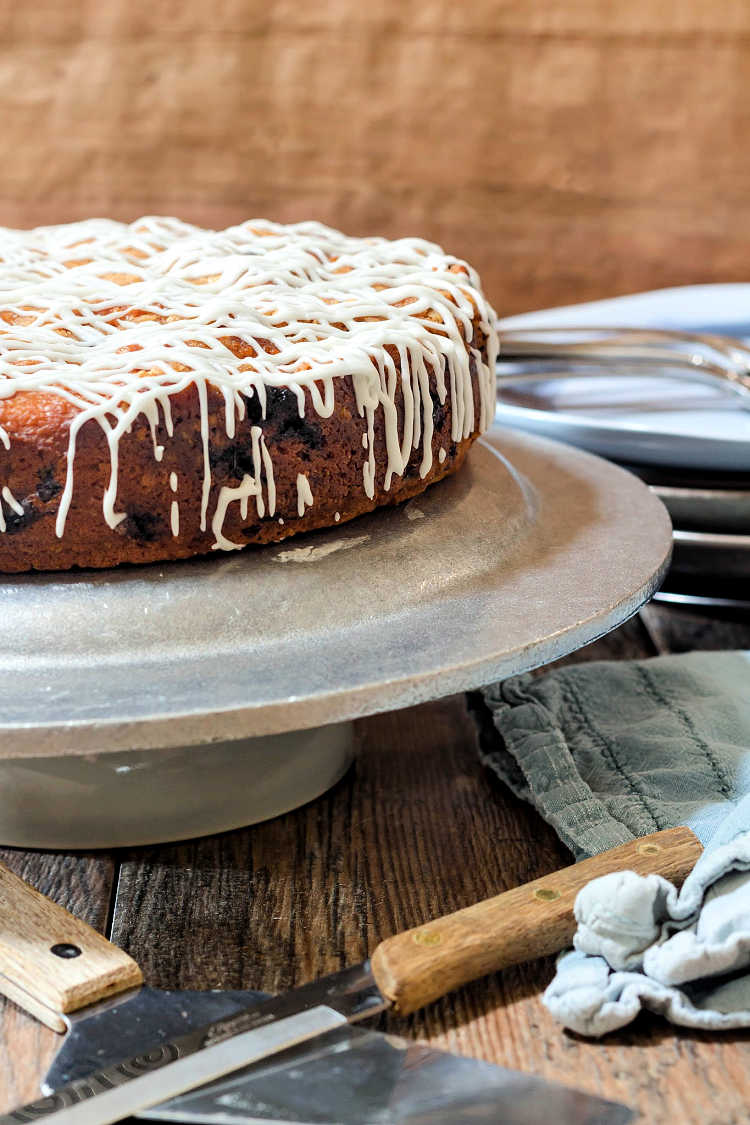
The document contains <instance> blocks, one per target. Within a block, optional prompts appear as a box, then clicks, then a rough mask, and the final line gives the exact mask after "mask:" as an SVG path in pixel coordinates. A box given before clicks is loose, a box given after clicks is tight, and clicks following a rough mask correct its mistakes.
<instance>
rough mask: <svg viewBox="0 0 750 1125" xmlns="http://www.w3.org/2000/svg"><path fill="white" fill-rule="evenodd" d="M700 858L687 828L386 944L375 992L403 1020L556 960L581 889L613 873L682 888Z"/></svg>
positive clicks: (377, 964)
mask: <svg viewBox="0 0 750 1125" xmlns="http://www.w3.org/2000/svg"><path fill="white" fill-rule="evenodd" d="M700 854H701V845H700V843H699V842H698V840H697V839H696V837H695V836H694V835H693V833H692V832H691V831H690V829H688V828H669V829H667V830H666V831H664V832H657V833H655V834H654V835H652V836H645V837H643V838H642V839H639V840H632V841H630V842H629V843H627V844H622V845H621V846H620V847H618V848H612V849H610V850H609V851H607V852H602V853H601V854H600V855H597V856H593V857H592V858H591V859H586V860H583V861H582V862H581V863H577V864H574V865H573V866H571V867H565V868H563V869H562V870H561V871H556V872H555V873H554V874H552V875H545V876H543V877H542V878H541V879H536V880H535V881H534V882H533V883H525V884H524V885H523V886H521V887H514V888H513V889H512V890H510V891H505V892H504V894H501V895H497V897H495V898H490V899H486V900H485V901H484V902H480V903H477V904H476V905H475V906H469V907H467V908H466V909H465V910H459V911H457V912H456V913H455V914H448V915H446V916H445V917H444V918H439V919H436V920H435V921H434V922H428V923H426V924H425V925H424V926H419V927H417V928H416V929H413V930H407V931H405V932H404V933H402V934H397V935H395V936H394V937H391V938H386V940H385V941H383V942H381V944H380V945H379V946H378V947H377V949H376V950H375V952H374V954H373V956H372V969H373V973H374V975H375V979H376V981H377V984H378V987H379V988H380V990H381V992H383V994H384V995H385V996H387V997H388V999H389V1000H391V1001H392V1002H393V1004H394V1005H395V1006H396V1008H397V1009H398V1010H399V1012H402V1013H403V1014H408V1013H409V1012H413V1011H416V1009H417V1008H421V1007H423V1006H424V1005H425V1004H429V1003H430V1002H431V1001H433V1000H437V999H438V998H439V997H440V996H444V995H445V994H446V993H448V992H451V991H452V990H453V989H455V988H459V987H460V986H461V985H462V984H466V983H468V982H469V981H473V980H477V979H478V978H479V977H482V976H485V975H486V974H488V973H493V972H497V971H498V970H499V969H505V968H508V966H510V965H517V964H520V963H521V962H523V961H529V960H531V959H532V958H534V957H544V956H546V955H548V954H550V953H557V952H559V951H560V950H561V949H564V948H565V947H566V946H567V945H570V943H571V941H572V938H573V934H574V933H575V919H574V917H573V905H574V903H575V898H576V895H577V894H578V892H579V891H580V890H581V888H582V887H584V886H585V884H586V883H588V882H589V881H590V880H591V879H596V878H597V877H598V876H599V875H605V874H607V873H608V872H611V871H626V870H630V871H637V872H638V873H639V874H641V875H649V874H652V873H657V874H659V875H663V876H664V877H665V878H666V879H669V880H671V882H673V883H681V882H682V880H683V879H684V878H685V877H686V876H687V874H688V873H689V872H690V870H691V869H692V867H693V866H694V864H695V862H696V860H697V859H698V857H699V856H700Z"/></svg>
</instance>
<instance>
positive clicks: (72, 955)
mask: <svg viewBox="0 0 750 1125" xmlns="http://www.w3.org/2000/svg"><path fill="white" fill-rule="evenodd" d="M142 982H143V976H142V974H141V970H140V969H139V968H138V966H137V965H136V963H135V961H133V959H132V958H131V957H128V955H127V953H123V951H122V950H121V949H118V948H117V946H116V945H112V944H111V942H108V941H107V939H106V938H104V937H102V935H101V934H98V933H97V932H96V930H93V929H92V928H91V926H88V925H86V923H85V922H82V921H81V920H80V919H79V918H75V917H74V916H73V915H72V914H69V913H68V911H67V910H64V909H63V907H62V906H57V905H56V904H55V903H53V902H50V900H49V899H47V898H45V897H44V895H41V894H39V892H38V891H35V890H34V889H33V887H30V886H29V885H28V883H24V881H23V879H19V878H18V876H17V875H14V874H13V872H12V871H9V870H8V868H7V867H5V866H4V865H3V864H1V863H0V993H2V994H3V995H5V996H7V997H8V998H9V999H11V1000H13V1001H14V1002H15V1003H16V1004H18V1005H19V1007H21V1008H25V1009H26V1011H27V1012H30V1013H31V1015H32V1016H35V1017H36V1019H38V1020H41V1021H42V1023H45V1024H47V1026H48V1027H51V1028H52V1029H53V1031H65V1022H64V1020H63V1019H62V1018H61V1013H64V1012H75V1011H76V1010H77V1009H78V1008H83V1007H85V1006H86V1005H87V1004H91V1003H93V1002H94V1001H95V1000H102V999H104V997H105V996H113V995H114V994H115V993H117V992H123V991H124V990H125V989H127V988H133V987H135V986H136V985H139V984H141V983H142Z"/></svg>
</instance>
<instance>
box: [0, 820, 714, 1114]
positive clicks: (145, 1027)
mask: <svg viewBox="0 0 750 1125" xmlns="http://www.w3.org/2000/svg"><path fill="white" fill-rule="evenodd" d="M700 852H701V847H700V844H699V843H698V841H697V839H696V838H695V837H694V836H693V834H692V833H691V832H690V831H689V830H688V829H686V828H674V829H670V830H668V831H666V832H661V833H657V834H656V835H654V836H649V837H644V838H643V839H641V840H636V841H632V842H630V843H628V844H624V845H622V846H621V847H619V848H614V849H612V850H611V851H609V852H605V853H603V854H602V855H599V856H595V857H594V858H592V859H589V860H585V861H584V862H582V863H579V864H577V865H575V866H572V867H568V868H565V869H564V870H562V871H559V872H556V873H555V874H553V875H548V876H544V877H543V878H541V879H537V880H535V881H534V882H533V883H527V884H526V885H524V886H522V887H516V888H514V889H513V890H510V891H506V892H505V893H504V894H501V895H498V896H497V897H495V898H492V899H488V900H486V901H485V902H481V903H478V904H476V905H475V906H471V907H468V908H466V909H465V910H460V911H458V912H457V913H455V914H451V915H447V916H446V917H444V918H439V919H437V920H435V921H433V922H429V923H427V924H426V925H424V926H419V927H417V928H416V929H414V930H409V931H406V932H405V933H402V934H398V935H396V936H395V937H392V938H388V939H386V940H385V941H384V942H382V943H381V944H380V945H379V946H378V947H377V949H376V950H375V953H374V955H373V957H372V960H371V961H367V962H365V963H364V964H361V965H357V966H354V967H353V968H349V969H344V970H342V971H341V972H339V973H334V974H332V975H331V976H328V977H324V978H323V979H321V980H319V981H316V982H314V983H312V984H308V985H304V986H303V987H301V988H297V989H294V990H293V991H291V992H288V993H286V994H285V995H283V996H280V997H275V998H270V999H268V998H266V999H262V1000H260V1001H259V1002H255V1003H254V1002H253V1001H255V1000H256V997H255V995H254V994H251V996H250V997H248V996H247V995H244V996H243V995H242V994H238V993H234V994H231V996H227V994H224V993H165V992H160V991H159V990H156V989H149V988H145V987H143V986H142V984H141V981H142V976H141V972H140V970H139V968H138V966H137V965H136V964H135V962H134V961H133V960H132V959H131V958H130V957H128V956H127V955H126V954H125V953H123V951H122V950H120V949H117V948H116V947H115V946H113V945H111V944H110V943H109V942H108V941H106V939H105V938H103V937H102V936H101V935H100V934H97V933H96V932H95V931H94V930H92V929H91V928H90V927H88V926H87V925H85V923H83V922H80V921H79V920H77V919H75V918H73V917H72V916H71V915H70V914H68V912H67V911H65V910H63V909H62V908H60V907H57V906H54V905H53V904H52V903H50V902H48V900H47V899H45V898H44V897H43V896H42V895H40V894H38V893H37V892H36V891H34V890H32V889H31V888H30V887H28V886H27V885H26V884H25V883H24V882H22V881H21V880H20V879H18V878H17V877H16V876H15V875H13V874H12V873H11V872H10V871H8V870H7V869H5V868H2V867H0V974H1V975H0V992H4V993H5V994H6V995H8V996H9V997H10V998H11V999H13V1000H15V1001H16V1002H17V1003H19V1004H20V1005H21V1006H22V1007H24V1008H26V1009H27V1010H28V1011H30V1012H31V1013H32V1014H33V1015H35V1016H36V1017H37V1018H39V1019H42V1020H43V1021H44V1022H45V1023H47V1024H48V1025H49V1026H51V1027H54V1028H55V1029H56V1030H60V1029H62V1028H65V1027H68V1028H69V1029H70V1030H69V1033H68V1036H67V1039H66V1041H65V1043H64V1044H63V1047H62V1049H61V1051H60V1053H59V1055H58V1058H57V1059H56V1060H55V1063H54V1065H53V1067H52V1069H51V1071H50V1073H49V1075H48V1078H47V1082H46V1089H47V1090H52V1091H54V1092H53V1093H51V1094H50V1095H49V1096H47V1097H46V1098H44V1099H40V1100H39V1101H37V1102H34V1103H33V1104H31V1105H29V1106H25V1107H23V1108H21V1109H18V1110H15V1111H14V1112H13V1113H11V1114H10V1115H8V1116H6V1117H2V1118H0V1125H3V1123H5V1122H11V1121H14V1122H28V1121H32V1120H36V1119H37V1118H40V1117H47V1116H55V1117H56V1123H55V1125H107V1123H108V1122H112V1121H117V1120H120V1119H121V1118H123V1117H126V1116H128V1115H129V1114H133V1113H137V1112H139V1111H142V1110H146V1109H148V1108H150V1107H153V1106H156V1105H158V1104H160V1103H163V1102H166V1101H167V1100H168V1099H172V1098H175V1097H177V1096H178V1095H182V1094H185V1093H186V1092H187V1091H190V1090H195V1089H197V1088H198V1087H201V1086H204V1085H205V1084H206V1083H209V1082H213V1081H215V1080H216V1079H220V1078H223V1077H224V1076H226V1075H228V1074H232V1073H234V1072H236V1071H238V1070H239V1069H240V1068H242V1067H246V1066H248V1065H249V1064H251V1063H256V1062H258V1061H259V1060H262V1059H268V1058H269V1056H272V1055H276V1054H277V1053H279V1052H281V1051H285V1050H287V1049H289V1048H292V1047H296V1046H298V1045H299V1044H302V1043H306V1044H309V1043H310V1041H313V1040H318V1042H317V1043H316V1044H314V1047H315V1048H319V1047H320V1045H321V1043H322V1040H321V1039H320V1037H321V1036H325V1035H326V1034H328V1033H331V1032H335V1031H338V1032H339V1033H342V1030H341V1029H342V1028H344V1027H345V1025H347V1024H350V1023H356V1022H357V1021H359V1020H361V1019H364V1018H366V1017H367V1016H370V1015H375V1014H377V1013H379V1012H382V1011H383V1010H384V1009H386V1008H388V1007H394V1008H395V1009H396V1010H397V1011H398V1012H400V1013H403V1014H408V1013H409V1012H412V1011H414V1010H415V1009H417V1008H419V1007H422V1006H423V1005H425V1004H428V1003H430V1002H431V1001H432V1000H436V999H438V998H439V997H440V996H443V995H445V994H446V993H447V992H450V991H452V990H453V989H455V988H458V987H459V986H460V985H462V984H465V983H467V982H468V981H471V980H475V979H477V978H478V977H481V976H484V975H485V974H487V973H490V972H493V971H496V970H498V969H502V968H506V967H507V966H509V965H514V964H518V963H520V962H522V961H526V960H530V959H531V958H534V957H540V956H544V955H546V954H549V953H554V952H556V951H558V950H560V949H562V948H564V947H565V946H566V945H568V944H569V943H570V940H571V938H572V935H573V932H574V929H575V922H574V918H573V903H574V900H575V896H576V894H577V893H578V891H579V890H580V889H581V888H582V887H583V886H584V885H585V884H586V883H587V882H589V880H590V879H592V878H595V877H596V876H598V875H602V874H605V873H606V872H609V871H615V870H624V869H628V868H629V869H631V870H635V871H638V872H640V873H641V874H648V873H651V872H658V873H659V874H661V875H664V876H665V877H666V878H668V879H671V880H672V881H673V882H680V881H681V880H682V879H683V878H684V877H685V876H686V874H687V873H688V871H689V870H690V869H691V868H692V866H693V865H694V863H695V861H696V859H697V858H698V856H699V855H700ZM118 994H119V995H118ZM227 1002H230V1003H231V1004H239V1010H235V1011H234V1012H227V1011H226V1009H225V1008H223V1007H221V1006H222V1005H224V1004H225V1003H227ZM211 1004H213V1005H218V1006H220V1007H219V1008H215V1009H214V1011H212V1012H211V1011H207V1008H206V1005H211ZM217 1013H218V1014H217ZM328 1042H329V1043H330V1040H329V1041H328ZM352 1042H356V1046H357V1049H358V1050H359V1049H360V1041H357V1040H352ZM371 1042H375V1043H379V1042H380V1041H379V1039H376V1040H372V1041H371ZM362 1045H363V1046H364V1044H362ZM307 1049H308V1050H309V1049H310V1047H309V1046H308V1048H307ZM362 1057H363V1056H362V1055H361V1054H360V1058H362ZM288 1076H289V1073H287V1077H288ZM557 1104H558V1103H557V1101H553V1103H552V1105H554V1106H556V1105H557ZM600 1104H601V1103H600ZM579 1118H580V1120H586V1118H585V1117H582V1116H580V1115H579ZM453 1119H454V1120H460V1119H459V1118H456V1117H455V1116H454V1118H453ZM558 1119H561V1118H558ZM248 1120H250V1118H248ZM276 1120H283V1118H279V1117H278V1115H277V1117H276ZM287 1120H292V1121H294V1120H295V1118H294V1117H288V1118H287ZM296 1120H298V1121H299V1120H304V1118H303V1119H300V1118H299V1117H297V1118H296ZM309 1120H311V1121H315V1120H316V1118H315V1117H310V1118H309ZM317 1120H321V1118H317ZM360 1120H366V1117H365V1118H362V1117H360ZM480 1120H481V1118H480ZM508 1120H513V1118H508ZM517 1120H518V1121H523V1120H524V1119H523V1118H518V1119H517ZM589 1120H604V1119H603V1118H589ZM620 1120H622V1118H620Z"/></svg>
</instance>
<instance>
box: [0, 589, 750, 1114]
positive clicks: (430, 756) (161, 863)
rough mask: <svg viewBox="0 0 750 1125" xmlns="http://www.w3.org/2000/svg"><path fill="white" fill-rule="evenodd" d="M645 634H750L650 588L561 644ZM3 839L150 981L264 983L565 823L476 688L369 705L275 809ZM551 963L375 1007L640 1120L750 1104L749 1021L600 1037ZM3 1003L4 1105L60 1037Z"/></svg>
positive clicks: (537, 853) (699, 638)
mask: <svg viewBox="0 0 750 1125" xmlns="http://www.w3.org/2000/svg"><path fill="white" fill-rule="evenodd" d="M651 637H656V638H657V640H658V649H659V650H662V651H666V648H665V645H667V643H668V644H669V646H670V647H671V648H672V649H674V650H676V649H679V648H680V637H687V638H689V644H690V647H705V648H712V647H728V646H730V645H731V646H743V647H746V648H750V624H742V623H740V622H734V623H732V622H729V623H727V622H721V621H712V620H711V619H710V618H707V617H697V616H691V615H690V614H689V613H685V612H684V611H677V610H674V609H667V608H660V607H658V606H656V605H654V604H652V605H651V606H649V607H648V608H647V609H646V610H645V611H643V613H642V614H641V615H640V616H639V617H638V618H635V619H634V620H632V621H630V622H628V623H627V624H626V625H624V626H623V627H622V628H620V629H619V630H617V631H616V632H615V633H614V634H612V635H611V636H610V637H608V638H604V639H603V640H600V641H597V642H596V643H595V644H593V645H590V646H589V647H588V648H587V649H584V650H582V651H581V652H580V653H578V654H576V655H575V656H574V657H569V658H568V661H570V660H586V659H601V658H606V657H611V658H627V657H634V656H648V655H654V654H655V652H656V651H657V645H656V644H654V642H653V641H652V640H651ZM0 854H1V855H2V858H3V859H4V860H5V861H6V862H8V863H9V864H10V866H12V867H13V868H14V870H16V871H17V872H18V873H19V874H23V875H24V877H26V878H28V879H30V881H32V882H33V883H35V884H36V885H37V886H38V887H39V888H40V889H42V890H44V891H45V892H47V893H50V894H51V895H52V896H53V897H54V898H55V899H56V900H57V901H59V902H62V903H63V904H65V905H67V906H68V907H69V908H70V909H71V910H72V911H73V912H74V913H77V914H79V915H80V916H81V917H84V918H86V920H87V921H89V922H90V923H92V924H93V925H95V926H97V927H98V928H100V929H105V928H107V929H109V932H110V933H111V936H112V938H113V940H114V941H116V942H117V943H118V944H120V945H122V947H123V948H124V949H126V950H127V952H128V953H130V954H131V956H133V957H134V958H135V959H136V960H137V961H138V962H139V963H140V965H141V966H142V968H143V970H144V974H145V976H146V979H147V980H148V981H149V982H150V983H152V984H156V985H161V986H164V987H199V988H217V987H225V988H240V987H252V988H262V989H266V990H268V991H278V990H281V989H284V988H288V987H289V986H290V985H292V984H295V983H301V982H303V981H305V980H310V979H311V978H313V977H315V976H318V975H320V974H322V973H325V972H327V971H330V970H333V969H336V968H338V967H340V966H343V965H345V964H347V963H349V962H352V961H356V960H358V959H361V958H363V957H364V956H366V955H367V954H368V953H370V952H372V950H373V949H374V948H375V946H376V944H377V943H378V941H380V940H381V939H382V938H384V937H386V936H389V935H390V934H393V933H395V932H397V931H399V930H402V929H405V928H408V927H410V926H416V925H421V924H423V923H425V922H427V921H428V920H429V919H430V918H434V917H435V916H437V915H438V914H440V913H444V912H446V911H449V910H457V909H459V908H461V907H464V906H468V905H470V904H471V903H473V902H475V901H477V900H478V899H480V898H486V897H488V896H490V895H493V894H497V893H499V892H501V891H503V890H507V889H509V888H511V887H514V886H517V885H518V884H520V883H523V882H528V881H529V880H531V879H534V878H538V877H540V876H542V875H544V874H547V873H549V872H552V871H554V870H556V869H557V868H559V867H561V866H563V865H564V864H565V863H567V862H569V860H570V856H569V855H568V853H567V852H566V851H565V849H564V848H563V847H562V845H561V844H560V843H559V841H558V840H557V838H556V837H555V835H554V833H553V832H552V830H551V829H550V828H549V827H548V826H547V825H546V824H545V823H544V822H543V821H541V820H540V819H539V817H538V816H537V815H536V814H535V813H534V812H533V811H532V810H531V809H530V808H528V807H527V806H525V805H523V804H522V803H521V802H519V801H517V800H516V799H515V798H513V797H512V796H511V795H510V794H509V793H508V792H507V791H506V790H505V789H504V788H503V787H502V786H501V785H500V784H499V783H498V782H497V781H496V780H495V779H494V778H493V777H492V776H491V775H489V774H488V773H485V772H484V771H483V770H482V768H481V767H480V766H479V764H478V759H477V754H476V745H475V732H474V727H473V725H472V722H471V719H470V717H469V715H468V712H467V708H466V704H465V701H464V699H463V697H452V698H450V699H445V700H442V701H440V702H438V703H432V704H425V705H423V706H421V707H417V708H413V709H410V710H408V711H403V712H400V713H393V714H387V715H379V716H374V717H372V718H370V719H366V720H363V721H361V722H360V724H359V748H358V756H357V760H356V763H355V766H354V768H353V769H352V770H351V771H350V773H349V774H347V776H346V777H345V778H344V779H343V780H342V781H341V782H340V783H339V784H338V785H337V786H336V787H335V789H333V790H332V791H331V792H330V793H328V794H326V795H325V796H324V797H322V798H320V799H319V800H317V801H315V802H313V803H312V804H310V805H308V806H306V807H305V808H303V809H299V810H297V811H296V812H294V813H290V814H289V815H287V816H283V817H279V818H277V819H276V820H273V821H270V822H268V823H267V824H261V825H257V826H255V827H254V828H250V829H244V830H240V831H237V832H231V833H226V834H224V835H221V836H215V837H211V838H207V839H202V840H196V841H191V842H188V843H182V844H175V845H164V846H159V847H153V848H141V849H138V850H137V851H133V852H130V853H126V854H120V855H113V856H106V855H102V854H98V855H96V856H61V855H51V854H49V855H48V854H42V853H21V852H14V851H10V850H5V851H3V852H2V853H0ZM115 887H116V898H115V901H114V906H113V908H112V909H111V911H110V900H111V898H112V892H113V889H114V888H115ZM110 914H111V920H110V922H109V923H108V921H107V920H108V917H109V916H110ZM551 975H552V961H551V959H549V958H547V959H544V960H538V961H534V962H530V963H527V964H524V965H520V966H518V967H516V968H513V969H508V970H506V971H505V972H503V973H499V974H496V975H494V976H491V977H489V978H487V979H486V980H484V981H480V982H477V983H475V984H473V985H470V986H468V987H465V988H462V989H461V990H460V991H459V992H457V993H455V994H454V995H453V996H451V997H447V998H445V999H443V1000H441V1001H439V1002H437V1003H435V1004H433V1005H431V1006H430V1007H429V1008H427V1009H425V1010H424V1011H422V1012H419V1013H417V1014H415V1015H414V1016H411V1017H409V1018H405V1019H404V1018H399V1017H398V1016H396V1015H393V1014H391V1015H389V1016H388V1017H386V1018H385V1019H384V1020H383V1021H382V1023H381V1026H382V1027H384V1028H389V1029H391V1030H393V1031H395V1032H399V1033H402V1034H407V1035H411V1036H414V1037H417V1038H419V1039H422V1040H426V1041H429V1042H431V1043H433V1044H435V1045H436V1046H442V1047H445V1048H448V1049H450V1050H453V1051H457V1052H458V1053H461V1054H465V1055H471V1056H474V1057H477V1058H484V1059H489V1060H493V1061H496V1062H500V1063H502V1064H503V1065H506V1066H510V1067H515V1068H518V1069H522V1070H526V1071H529V1072H533V1073H536V1074H541V1075H545V1076H547V1077H549V1078H552V1079H556V1080H558V1081H562V1082H566V1083H568V1084H569V1085H575V1086H579V1087H581V1088H584V1089H587V1090H590V1091H592V1092H596V1093H599V1094H604V1095H606V1096H608V1097H612V1098H616V1099H619V1100H621V1101H624V1102H627V1103H628V1104H630V1105H631V1106H634V1107H636V1108H638V1109H639V1110H640V1111H641V1113H642V1120H644V1121H647V1122H654V1123H659V1125H660V1123H664V1125H667V1123H671V1122H673V1121H676V1120H679V1121H681V1122H686V1123H689V1125H735V1123H736V1125H740V1123H744V1122H745V1121H746V1120H747V1104H748V1101H749V1100H750V1079H748V1072H749V1071H750V1034H749V1033H744V1032H740V1033H731V1034H725V1035H715V1036H713V1035H709V1034H705V1033H693V1032H687V1031H684V1030H680V1031H675V1030H674V1029H672V1028H671V1027H669V1026H668V1025H667V1024H665V1023H663V1022H661V1021H660V1020H657V1019H655V1018H651V1017H647V1016H643V1017H641V1018H639V1019H638V1021H637V1022H636V1023H635V1024H634V1025H632V1026H631V1027H629V1028H626V1029H625V1030H623V1031H622V1032H619V1033H617V1034H613V1035H610V1036H608V1037H607V1038H606V1039H604V1040H603V1041H601V1042H590V1041H587V1040H583V1039H580V1038H578V1037H576V1036H574V1035H570V1034H568V1033H566V1032H563V1031H562V1030H561V1029H560V1027H559V1025H558V1024H556V1023H555V1022H554V1020H553V1019H552V1018H551V1016H550V1015H549V1014H548V1012H547V1011H546V1009H545V1008H544V1007H543V1006H542V1004H541V1000H540V992H541V990H542V989H543V988H544V986H545V985H546V984H547V983H548V981H549V979H550V977H551ZM0 1014H1V1015H2V1019H0V1058H2V1059H3V1060H4V1064H3V1065H2V1066H0V1108H1V1109H5V1108H7V1107H10V1106H11V1105H13V1104H18V1102H19V1101H21V1100H23V1099H25V1098H27V1097H31V1096H33V1095H34V1093H35V1092H36V1083H37V1082H38V1079H39V1077H40V1076H41V1074H42V1073H43V1071H44V1069H45V1067H46V1065H47V1062H48V1060H49V1058H50V1057H51V1055H52V1052H53V1050H54V1047H55V1044H56V1042H57V1037H56V1036H55V1035H54V1034H53V1033H52V1032H49V1031H47V1030H46V1029H44V1028H41V1027H40V1026H39V1025H38V1024H36V1023H34V1021H32V1020H31V1018H30V1017H28V1016H26V1015H24V1014H23V1013H22V1012H19V1011H18V1010H17V1009H15V1008H13V1007H12V1006H11V1005H6V1007H5V1009H4V1010H3V1011H2V1013H0Z"/></svg>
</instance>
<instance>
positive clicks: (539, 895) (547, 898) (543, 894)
mask: <svg viewBox="0 0 750 1125" xmlns="http://www.w3.org/2000/svg"><path fill="white" fill-rule="evenodd" d="M559 897H560V892H559V891H556V890H555V888H554V887H537V888H536V890H535V891H534V898H536V899H538V900H539V902H554V901H555V899H558V898H559Z"/></svg>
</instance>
